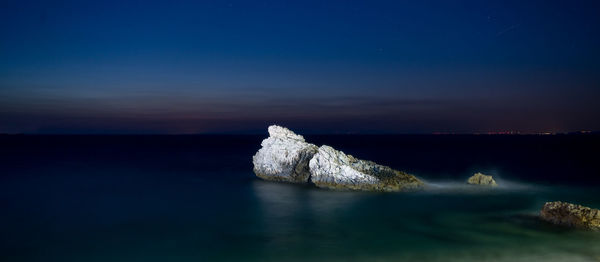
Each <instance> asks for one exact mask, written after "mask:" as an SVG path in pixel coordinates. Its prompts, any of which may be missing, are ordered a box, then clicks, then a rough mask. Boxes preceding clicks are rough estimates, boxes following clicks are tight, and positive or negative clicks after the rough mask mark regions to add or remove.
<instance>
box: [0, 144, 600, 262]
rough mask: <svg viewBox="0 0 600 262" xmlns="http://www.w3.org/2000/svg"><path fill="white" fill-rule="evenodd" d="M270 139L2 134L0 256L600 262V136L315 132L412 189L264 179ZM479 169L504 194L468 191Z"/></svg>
mask: <svg viewBox="0 0 600 262" xmlns="http://www.w3.org/2000/svg"><path fill="white" fill-rule="evenodd" d="M262 139H264V136H0V174H1V176H0V207H1V208H2V214H1V215H0V260H1V261H307V260H309V261H600V234H599V233H594V232H586V231H579V230H570V229H565V228H561V227H556V226H553V225H549V224H546V223H544V222H541V221H539V220H538V219H537V217H536V215H537V213H538V212H539V209H540V208H541V206H542V205H543V203H544V202H546V201H555V200H563V201H570V202H575V203H579V204H584V205H588V206H592V207H596V208H600V190H599V186H600V167H598V153H597V149H598V148H600V138H599V137H598V136H594V135H585V136H577V135H574V136H433V135H431V136H430V135H402V136H349V135H341V136H307V140H309V141H310V142H313V143H316V144H319V145H320V144H329V145H332V146H334V147H336V148H338V149H340V150H343V151H345V152H347V153H350V154H352V155H354V156H356V157H359V158H364V159H369V160H373V161H376V162H379V163H381V164H385V165H389V166H391V167H393V168H397V169H401V170H405V171H407V172H410V173H413V174H415V175H417V176H418V177H420V178H421V179H423V180H425V181H427V182H428V184H429V187H428V189H427V190H425V191H424V192H418V193H369V192H334V191H328V190H321V189H317V188H314V187H311V186H303V185H292V184H281V183H270V182H264V181H261V180H259V179H257V178H256V177H255V176H254V174H253V173H252V163H251V158H252V155H253V154H254V152H255V151H256V150H258V148H259V147H260V141H261V140H262ZM474 172H484V173H489V174H492V175H494V176H495V177H497V178H498V182H499V184H500V187H498V188H495V189H488V188H479V187H475V186H467V185H465V184H464V181H465V180H466V179H467V178H468V176H470V175H471V174H473V173H474Z"/></svg>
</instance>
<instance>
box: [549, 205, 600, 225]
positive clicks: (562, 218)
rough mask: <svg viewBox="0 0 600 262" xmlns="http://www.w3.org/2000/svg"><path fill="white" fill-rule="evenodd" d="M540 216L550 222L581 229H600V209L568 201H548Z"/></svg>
mask: <svg viewBox="0 0 600 262" xmlns="http://www.w3.org/2000/svg"><path fill="white" fill-rule="evenodd" d="M540 217H541V218H542V219H543V220H545V221H548V222H550V223H553V224H556V225H562V226H568V227H573V228H580V229H590V230H600V210H598V209H594V208H589V207H584V206H580V205H575V204H570V203H566V202H560V201H557V202H547V203H546V204H544V207H542V211H541V212H540Z"/></svg>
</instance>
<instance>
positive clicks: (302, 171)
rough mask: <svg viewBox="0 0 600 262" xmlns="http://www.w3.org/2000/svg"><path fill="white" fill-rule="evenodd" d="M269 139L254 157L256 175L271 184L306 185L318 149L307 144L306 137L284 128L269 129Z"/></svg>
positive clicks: (274, 126)
mask: <svg viewBox="0 0 600 262" xmlns="http://www.w3.org/2000/svg"><path fill="white" fill-rule="evenodd" d="M268 130H269V137H268V138H267V139H265V140H263V141H262V143H261V145H262V148H261V149H260V150H258V152H256V154H255V155H254V156H253V157H252V162H253V164H254V173H255V174H256V176H258V177H260V178H262V179H265V180H272V181H284V182H294V183H307V182H308V179H309V177H310V172H309V170H308V161H309V160H310V159H311V158H312V157H313V155H314V154H315V153H316V152H317V149H318V147H317V146H315V145H313V144H309V143H306V142H305V141H304V137H302V136H301V135H298V134H295V133H294V132H292V131H290V130H289V129H287V128H285V127H281V126H276V125H272V126H269V129H268Z"/></svg>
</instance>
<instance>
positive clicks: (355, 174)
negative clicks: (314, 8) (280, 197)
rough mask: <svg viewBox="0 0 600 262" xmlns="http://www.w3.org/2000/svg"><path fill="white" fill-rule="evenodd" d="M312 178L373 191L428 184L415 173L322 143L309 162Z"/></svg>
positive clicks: (328, 184)
mask: <svg viewBox="0 0 600 262" xmlns="http://www.w3.org/2000/svg"><path fill="white" fill-rule="evenodd" d="M309 167H310V173H311V177H310V181H311V182H312V183H314V184H315V185H316V186H318V187H322V188H329V189H351V190H369V191H414V190H418V189H421V188H422V187H423V185H424V183H423V182H421V181H420V180H419V179H417V178H416V177H415V176H413V175H410V174H407V173H404V172H400V171H397V170H394V169H391V168H389V167H387V166H382V165H378V164H376V163H374V162H371V161H366V160H360V159H356V158H354V157H353V156H351V155H346V154H344V152H342V151H338V150H335V149H333V148H332V147H330V146H326V145H324V146H321V147H320V148H319V151H318V152H317V153H316V154H315V155H314V156H313V158H312V159H311V160H310V162H309Z"/></svg>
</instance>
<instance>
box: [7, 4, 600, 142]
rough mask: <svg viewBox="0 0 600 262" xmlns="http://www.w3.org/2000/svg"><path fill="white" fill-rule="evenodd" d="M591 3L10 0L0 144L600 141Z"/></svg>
mask: <svg viewBox="0 0 600 262" xmlns="http://www.w3.org/2000/svg"><path fill="white" fill-rule="evenodd" d="M599 46H600V4H598V2H597V1H410V2H408V1H407V2H404V1H295V2H291V1H185V2H182V1H164V2H163V1H93V2H92V1H2V3H0V132H9V133H13V132H25V133H169V134H172V133H215V132H217V133H237V132H243V133H247V132H264V129H265V128H266V125H268V124H271V123H279V124H282V125H287V126H289V127H291V128H294V129H296V130H299V131H302V132H312V133H429V132H485V131H499V130H515V131H521V132H539V131H574V130H600V121H599V120H598V119H600V105H599V104H600V103H598V102H597V101H598V100H599V99H600V48H599Z"/></svg>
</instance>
